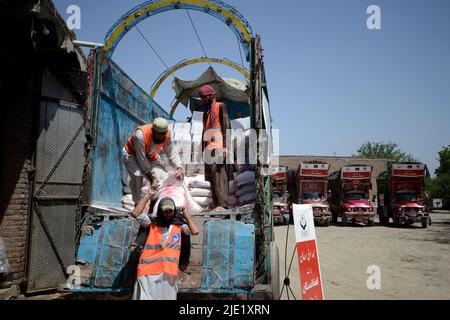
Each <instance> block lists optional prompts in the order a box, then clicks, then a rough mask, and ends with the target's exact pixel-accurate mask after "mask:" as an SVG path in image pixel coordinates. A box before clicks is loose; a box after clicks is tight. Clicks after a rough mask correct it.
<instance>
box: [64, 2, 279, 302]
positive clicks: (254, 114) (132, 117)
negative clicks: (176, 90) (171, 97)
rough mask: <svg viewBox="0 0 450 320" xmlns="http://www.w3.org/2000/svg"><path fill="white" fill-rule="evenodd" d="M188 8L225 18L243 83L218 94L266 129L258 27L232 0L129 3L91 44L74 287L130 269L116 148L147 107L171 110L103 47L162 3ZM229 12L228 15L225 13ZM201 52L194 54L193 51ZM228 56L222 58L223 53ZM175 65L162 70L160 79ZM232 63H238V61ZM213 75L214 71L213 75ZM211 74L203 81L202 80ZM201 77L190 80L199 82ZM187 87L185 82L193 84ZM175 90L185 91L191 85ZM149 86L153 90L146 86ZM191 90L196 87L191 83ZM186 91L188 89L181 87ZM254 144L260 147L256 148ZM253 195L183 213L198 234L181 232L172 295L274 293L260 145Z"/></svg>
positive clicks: (109, 281) (128, 275) (110, 280)
mask: <svg viewBox="0 0 450 320" xmlns="http://www.w3.org/2000/svg"><path fill="white" fill-rule="evenodd" d="M177 9H183V10H184V9H186V10H198V11H200V12H203V13H207V14H211V15H213V16H215V17H216V18H218V19H220V20H222V21H223V22H226V23H227V25H229V26H230V28H231V29H232V30H233V31H234V32H236V33H237V34H238V38H239V39H240V41H241V44H242V46H243V48H244V52H245V53H246V54H247V55H246V57H247V60H248V61H249V66H250V67H249V69H250V72H248V71H246V70H241V71H243V72H244V74H245V75H246V76H248V77H249V84H250V85H249V87H248V88H245V86H244V90H243V91H242V92H241V95H242V94H245V95H247V97H248V100H247V102H246V103H243V102H242V101H240V102H239V103H236V102H235V101H227V104H228V105H229V106H230V107H233V108H234V109H233V110H234V111H235V112H233V114H251V119H250V122H251V129H254V130H256V131H257V132H258V133H259V132H262V131H263V130H265V131H266V132H267V133H268V139H266V141H267V143H268V144H270V143H271V137H270V133H271V122H270V119H271V116H270V109H269V98H268V93H267V88H266V78H265V74H264V63H263V54H262V49H261V40H260V37H259V36H253V35H252V33H251V28H250V26H249V24H248V22H247V21H245V19H244V18H243V16H242V15H241V14H239V13H238V12H237V11H236V9H234V8H233V7H231V6H228V5H227V4H225V3H223V2H221V1H214V0H212V1H206V0H205V1H201V2H198V1H189V0H184V1H167V2H165V3H164V4H161V3H160V2H158V1H147V2H146V3H144V4H142V5H139V6H137V7H136V8H134V9H132V10H130V11H129V12H128V13H127V14H126V15H125V16H124V17H122V18H121V19H120V20H119V21H118V22H117V23H116V24H115V25H114V26H113V27H112V28H111V30H110V31H109V32H108V35H107V37H106V39H105V46H104V47H102V48H96V49H95V50H93V51H92V52H91V56H90V68H89V99H88V105H87V115H86V136H87V141H88V143H87V144H86V155H87V157H86V161H87V162H86V166H85V167H86V170H85V177H84V179H83V181H84V193H83V201H82V205H81V208H82V210H80V213H79V216H80V218H79V219H77V220H78V221H79V222H80V223H79V225H77V228H78V230H79V238H80V240H79V247H78V252H77V261H76V264H77V267H78V268H79V269H80V272H79V274H80V276H81V281H80V283H79V285H77V286H75V287H73V288H72V291H74V292H124V291H130V290H132V288H133V283H134V281H135V276H136V259H137V260H138V259H139V257H136V255H135V251H134V246H133V243H134V240H135V238H136V236H137V235H138V230H139V225H138V224H137V222H136V221H135V220H134V219H132V218H130V213H129V212H128V211H126V210H124V209H122V203H121V198H122V195H123V193H122V191H123V190H122V189H123V184H122V180H123V179H122V178H123V172H124V171H123V166H122V162H121V156H120V154H121V150H122V148H123V146H124V144H125V143H126V141H127V139H128V138H129V136H130V135H131V134H132V133H133V132H134V130H135V128H136V127H137V126H139V125H142V124H145V123H150V122H151V121H152V119H154V118H156V117H164V118H167V119H170V120H174V119H173V112H174V108H172V111H171V112H170V113H169V112H167V111H165V110H164V109H163V108H161V107H160V106H159V105H158V103H157V102H156V101H155V100H154V98H153V96H152V95H149V94H148V93H147V91H145V90H143V89H141V88H140V87H139V86H138V85H137V84H136V83H135V82H134V81H133V80H132V79H131V78H130V77H129V76H128V75H127V74H126V73H125V72H124V71H123V70H122V69H121V68H120V67H119V66H118V65H117V64H116V63H115V62H114V61H113V60H112V51H113V50H114V48H115V46H117V44H118V42H119V41H120V39H121V38H122V37H123V36H124V34H125V33H126V32H127V31H128V30H130V29H132V28H133V27H134V26H135V25H136V24H137V23H139V22H140V21H141V20H143V19H146V18H148V17H151V16H152V15H154V14H156V13H160V12H163V11H168V10H177ZM230 17H232V18H230ZM198 60H199V61H204V59H203V60H202V59H198ZM227 64H228V65H229V64H230V62H227ZM181 66H183V64H180V65H177V66H176V68H174V69H171V70H167V72H166V74H164V76H162V77H161V79H165V78H167V77H168V75H170V74H171V73H172V72H173V70H176V69H177V68H178V69H179V68H180V67H181ZM241 69H242V68H241ZM218 78H219V77H218V76H217V77H216V80H217V79H218ZM210 83H211V84H212V82H210ZM203 84H204V83H200V82H199V83H197V85H196V87H200V86H201V85H203ZM194 89H195V88H194ZM194 89H193V90H190V91H189V92H188V95H184V96H183V98H184V99H193V98H194V97H193V95H194V94H195V90H194ZM152 91H153V90H152ZM197 91H198V90H197ZM191 95H192V96H191ZM175 134H176V133H175ZM262 147H264V148H265V150H266V152H260V149H259V148H262ZM257 148H258V149H257V150H258V158H257V166H256V190H257V196H256V199H257V200H256V201H255V202H254V203H253V204H251V205H247V206H245V207H243V208H237V209H233V210H229V211H225V212H223V213H217V212H216V213H214V212H206V213H202V214H197V215H194V216H193V219H194V220H195V221H196V223H197V225H198V226H200V227H201V230H200V231H201V234H200V235H199V236H197V237H192V239H191V254H190V263H189V266H188V267H187V269H186V270H185V271H184V272H183V273H182V274H181V276H180V282H179V288H180V289H179V293H180V295H208V294H213V295H214V297H215V298H218V297H220V296H225V295H227V296H228V295H239V296H240V297H241V298H242V297H243V296H245V297H247V298H251V299H256V298H257V299H263V298H264V299H267V298H268V299H276V298H278V296H279V265H278V249H277V247H276V245H275V241H274V233H273V212H272V208H273V207H272V196H273V189H272V183H271V172H272V168H271V167H270V163H271V161H270V155H271V153H270V152H267V151H268V150H270V146H268V145H264V146H262V145H259V146H257Z"/></svg>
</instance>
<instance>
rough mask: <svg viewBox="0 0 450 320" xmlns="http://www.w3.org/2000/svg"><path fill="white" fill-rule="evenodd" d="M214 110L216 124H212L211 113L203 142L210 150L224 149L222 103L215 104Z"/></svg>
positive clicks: (207, 120)
mask: <svg viewBox="0 0 450 320" xmlns="http://www.w3.org/2000/svg"><path fill="white" fill-rule="evenodd" d="M212 108H213V110H212V111H214V113H215V115H216V118H215V119H214V120H215V121H213V122H214V123H212V122H211V112H210V113H209V115H208V118H207V119H206V125H205V135H204V137H203V141H205V142H206V145H207V148H208V149H210V150H215V149H224V142H223V141H224V137H223V134H222V124H221V123H220V111H221V104H220V102H215V103H214V105H213V107H212Z"/></svg>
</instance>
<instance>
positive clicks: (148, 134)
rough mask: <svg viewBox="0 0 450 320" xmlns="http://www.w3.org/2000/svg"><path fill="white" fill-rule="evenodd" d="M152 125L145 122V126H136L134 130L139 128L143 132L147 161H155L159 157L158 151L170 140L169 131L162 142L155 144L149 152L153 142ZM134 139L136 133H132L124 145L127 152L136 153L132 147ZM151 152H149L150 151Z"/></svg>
mask: <svg viewBox="0 0 450 320" xmlns="http://www.w3.org/2000/svg"><path fill="white" fill-rule="evenodd" d="M152 128H153V125H152V124H147V125H145V126H140V127H137V128H136V130H141V131H142V132H143V133H144V142H145V154H146V155H147V159H148V160H149V161H156V160H158V159H159V152H160V151H161V150H162V149H163V148H164V147H166V146H167V145H168V144H169V142H170V131H168V132H167V134H166V139H165V140H164V142H163V143H160V144H157V145H156V146H155V149H154V150H153V152H151V148H152V145H153V144H154V142H153V131H152ZM135 139H136V133H134V134H133V135H132V136H131V138H130V139H129V140H128V142H127V144H126V145H125V150H126V151H127V152H128V154H133V155H136V150H135V149H134V140H135ZM150 152H151V153H150Z"/></svg>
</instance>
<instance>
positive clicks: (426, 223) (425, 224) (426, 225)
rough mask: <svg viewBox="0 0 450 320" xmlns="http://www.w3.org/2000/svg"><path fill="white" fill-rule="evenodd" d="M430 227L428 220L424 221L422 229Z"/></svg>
mask: <svg viewBox="0 0 450 320" xmlns="http://www.w3.org/2000/svg"><path fill="white" fill-rule="evenodd" d="M427 227H428V219H422V229H426V228H427Z"/></svg>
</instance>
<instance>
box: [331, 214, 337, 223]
mask: <svg viewBox="0 0 450 320" xmlns="http://www.w3.org/2000/svg"><path fill="white" fill-rule="evenodd" d="M331 219H332V220H333V223H337V220H338V217H337V214H334V213H333V214H332V216H331Z"/></svg>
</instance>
